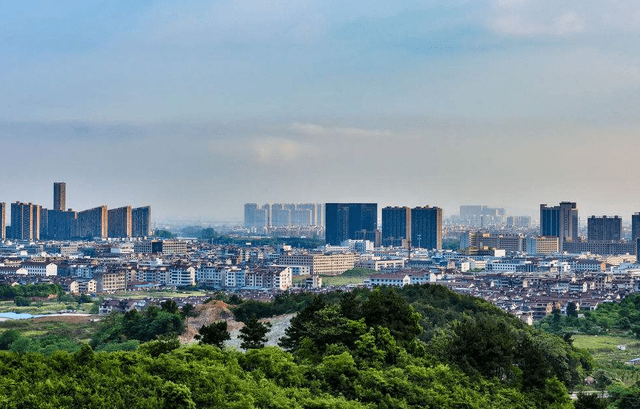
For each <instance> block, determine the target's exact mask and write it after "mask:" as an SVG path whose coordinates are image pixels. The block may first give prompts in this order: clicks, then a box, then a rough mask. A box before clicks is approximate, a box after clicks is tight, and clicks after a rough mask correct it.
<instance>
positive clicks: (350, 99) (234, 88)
mask: <svg viewBox="0 0 640 409" xmlns="http://www.w3.org/2000/svg"><path fill="white" fill-rule="evenodd" d="M639 31H640V4H639V5H636V3H635V2H623V1H590V0H585V1H580V2H578V1H567V2H557V1H550V0H539V1H528V0H486V1H462V0H461V1H455V0H452V1H413V2H402V1H399V2H382V1H378V2H376V1H368V2H365V1H353V2H348V4H344V2H338V1H322V2H318V1H294V0H285V1H273V2H266V1H249V0H239V1H185V2H180V3H176V2H168V1H158V2H154V1H130V2H116V1H90V0H84V1H65V2H54V1H27V2H6V1H0V56H1V58H0V104H1V106H2V109H0V138H1V140H2V146H3V147H4V155H3V165H4V166H3V174H4V177H3V183H2V189H1V190H0V200H2V201H6V202H12V201H15V200H22V201H34V202H38V203H41V204H43V205H45V206H51V203H50V202H51V200H52V199H51V184H52V182H53V181H54V180H65V181H67V183H68V188H67V190H68V192H69V193H68V195H69V200H68V202H69V204H70V205H71V206H73V207H75V208H78V209H82V208H86V207H90V206H95V205H98V204H103V203H104V204H107V205H109V206H118V205H122V204H126V203H130V204H133V205H138V204H140V205H141V204H151V205H152V206H153V208H154V213H155V216H157V217H158V218H167V219H169V218H178V217H185V218H198V217H202V218H203V219H207V220H237V219H240V218H241V216H242V204H243V203H245V202H253V201H255V202H266V201H272V202H278V201H300V202H307V201H376V202H379V203H380V204H381V205H386V204H392V205H402V204H407V205H424V204H429V205H435V206H441V207H443V208H444V210H445V214H449V215H450V214H454V213H457V210H458V206H459V205H461V204H473V203H479V204H480V203H481V204H488V205H494V206H504V207H507V209H508V210H509V211H510V213H512V214H533V215H535V214H536V212H537V208H538V204H539V203H557V202H559V201H561V200H572V201H577V202H578V204H579V206H580V209H581V213H582V216H583V217H584V218H586V217H588V216H589V215H590V214H611V215H613V214H619V215H620V216H622V217H625V218H628V215H629V214H630V213H631V212H635V211H639V210H640V203H638V197H640V196H639V195H638V193H639V192H638V189H637V188H636V187H635V186H636V185H637V180H638V178H639V177H640V165H639V164H638V157H637V156H638V155H637V153H636V152H638V148H640V139H639V138H638V135H639V132H638V131H639V130H640V128H639V124H638V119H637V118H639V115H638V114H639V113H640V112H638V111H639V108H640V92H639V87H640V54H639V53H638V52H637V50H638V46H639V45H640V32H639Z"/></svg>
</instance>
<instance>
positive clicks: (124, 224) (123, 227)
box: [108, 206, 131, 238]
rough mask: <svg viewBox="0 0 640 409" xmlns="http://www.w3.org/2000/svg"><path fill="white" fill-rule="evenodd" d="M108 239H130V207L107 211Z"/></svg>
mask: <svg viewBox="0 0 640 409" xmlns="http://www.w3.org/2000/svg"><path fill="white" fill-rule="evenodd" d="M108 217H109V222H108V230H109V237H122V238H127V237H131V206H124V207H119V208H117V209H109V211H108Z"/></svg>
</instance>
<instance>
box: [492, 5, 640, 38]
mask: <svg viewBox="0 0 640 409" xmlns="http://www.w3.org/2000/svg"><path fill="white" fill-rule="evenodd" d="M485 26H486V27H488V28H489V29H490V30H492V31H494V32H495V33H497V34H500V35H503V36H515V37H564V36H569V35H575V34H579V33H586V32H592V33H597V34H599V35H607V34H611V33H612V32H617V31H621V32H638V29H639V28H640V2H632V1H593V0H583V1H572V2H559V1H557V0H536V1H532V0H491V1H490V2H489V10H488V15H487V19H486V21H485Z"/></svg>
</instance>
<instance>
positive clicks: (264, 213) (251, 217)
mask: <svg viewBox="0 0 640 409" xmlns="http://www.w3.org/2000/svg"><path fill="white" fill-rule="evenodd" d="M270 218H271V205H269V204H265V205H264V206H262V207H260V205H258V204H257V203H245V205H244V227H246V228H247V229H249V230H254V229H265V228H267V227H269V225H270Z"/></svg>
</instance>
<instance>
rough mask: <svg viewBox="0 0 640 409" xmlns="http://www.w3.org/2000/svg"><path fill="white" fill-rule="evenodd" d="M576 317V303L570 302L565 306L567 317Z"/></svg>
mask: <svg viewBox="0 0 640 409" xmlns="http://www.w3.org/2000/svg"><path fill="white" fill-rule="evenodd" d="M577 316H578V307H577V306H576V303H574V302H570V303H569V304H567V317H577Z"/></svg>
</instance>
